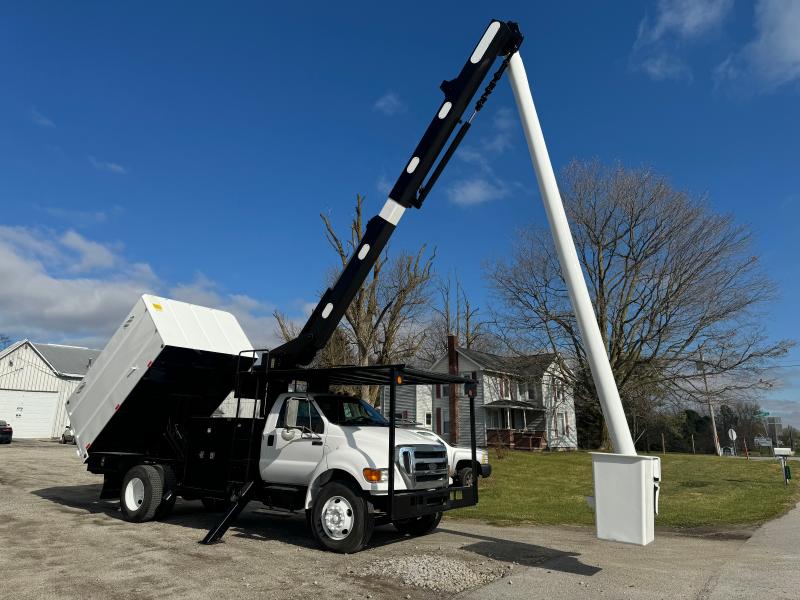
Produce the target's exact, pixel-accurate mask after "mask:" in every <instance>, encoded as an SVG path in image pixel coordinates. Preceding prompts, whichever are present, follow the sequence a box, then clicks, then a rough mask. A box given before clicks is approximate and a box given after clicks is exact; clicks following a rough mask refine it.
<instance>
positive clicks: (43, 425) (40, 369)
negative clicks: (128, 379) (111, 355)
mask: <svg viewBox="0 0 800 600" xmlns="http://www.w3.org/2000/svg"><path fill="white" fill-rule="evenodd" d="M98 354H100V350H92V349H91V348H81V347H77V346H62V345H59V344H39V343H34V342H31V341H30V340H22V341H19V342H17V343H16V344H12V345H11V346H9V347H8V348H6V349H5V350H2V351H0V420H3V421H8V423H9V424H10V425H11V427H13V429H14V439H18V438H56V437H60V436H61V433H62V432H63V431H64V427H66V425H67V411H66V405H65V402H66V401H67V398H69V396H70V394H72V391H73V390H74V389H75V388H76V387H77V386H78V384H79V383H80V382H81V380H82V379H83V377H84V375H86V371H87V370H88V369H89V365H91V364H92V361H94V360H95V359H96V358H97V355H98Z"/></svg>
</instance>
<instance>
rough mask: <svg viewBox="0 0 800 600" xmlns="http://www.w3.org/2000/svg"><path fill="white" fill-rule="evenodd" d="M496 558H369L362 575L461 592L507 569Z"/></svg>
mask: <svg viewBox="0 0 800 600" xmlns="http://www.w3.org/2000/svg"><path fill="white" fill-rule="evenodd" d="M506 569H508V567H504V566H503V565H502V564H500V563H498V562H497V561H488V560H487V561H481V562H467V561H465V560H461V559H458V558H448V557H444V556H435V555H432V554H415V555H410V556H398V557H394V558H381V559H377V560H375V561H373V562H371V563H370V564H369V565H368V566H367V568H366V569H365V570H364V572H363V575H364V576H372V577H375V576H378V577H388V578H391V579H395V580H397V581H398V582H400V583H401V584H403V585H407V586H413V587H420V588H425V589H429V590H433V591H436V592H461V591H464V590H467V589H470V588H473V587H476V586H479V585H483V584H486V583H489V582H490V581H494V580H495V579H498V578H500V577H502V576H503V574H504V573H507V572H509V571H507V570H506Z"/></svg>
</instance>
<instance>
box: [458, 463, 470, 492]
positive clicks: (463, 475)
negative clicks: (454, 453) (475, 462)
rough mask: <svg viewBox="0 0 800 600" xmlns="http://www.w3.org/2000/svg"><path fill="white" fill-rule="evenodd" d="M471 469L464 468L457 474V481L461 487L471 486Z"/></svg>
mask: <svg viewBox="0 0 800 600" xmlns="http://www.w3.org/2000/svg"><path fill="white" fill-rule="evenodd" d="M472 477H473V473H472V467H464V468H463V469H461V470H460V471H459V472H458V481H459V482H460V483H461V485H462V486H466V487H470V486H471V485H472Z"/></svg>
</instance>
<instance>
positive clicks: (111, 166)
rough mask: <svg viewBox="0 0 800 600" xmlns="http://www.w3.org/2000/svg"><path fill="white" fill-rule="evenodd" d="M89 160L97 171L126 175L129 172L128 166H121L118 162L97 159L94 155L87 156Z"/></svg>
mask: <svg viewBox="0 0 800 600" xmlns="http://www.w3.org/2000/svg"><path fill="white" fill-rule="evenodd" d="M89 162H90V163H91V165H92V166H93V167H94V168H95V169H97V170H98V171H108V172H109V173H116V174H117V175H126V174H128V173H129V172H130V169H129V168H128V167H123V166H122V165H121V164H119V163H113V162H105V161H102V160H97V159H96V158H95V157H94V156H90V157H89Z"/></svg>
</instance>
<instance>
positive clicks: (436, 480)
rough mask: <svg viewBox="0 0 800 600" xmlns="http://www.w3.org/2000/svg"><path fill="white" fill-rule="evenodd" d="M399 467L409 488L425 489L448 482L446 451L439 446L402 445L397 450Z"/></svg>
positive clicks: (443, 485)
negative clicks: (405, 477)
mask: <svg viewBox="0 0 800 600" xmlns="http://www.w3.org/2000/svg"><path fill="white" fill-rule="evenodd" d="M398 462H399V463H400V468H401V469H402V470H403V471H404V472H405V474H406V475H407V478H408V479H409V480H410V484H411V489H415V490H425V489H431V488H439V487H445V486H447V484H448V472H447V451H446V450H445V449H444V448H442V447H441V446H434V445H424V446H423V445H420V446H404V447H402V448H400V451H399V452H398Z"/></svg>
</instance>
